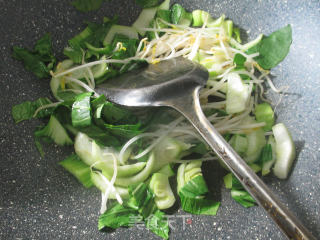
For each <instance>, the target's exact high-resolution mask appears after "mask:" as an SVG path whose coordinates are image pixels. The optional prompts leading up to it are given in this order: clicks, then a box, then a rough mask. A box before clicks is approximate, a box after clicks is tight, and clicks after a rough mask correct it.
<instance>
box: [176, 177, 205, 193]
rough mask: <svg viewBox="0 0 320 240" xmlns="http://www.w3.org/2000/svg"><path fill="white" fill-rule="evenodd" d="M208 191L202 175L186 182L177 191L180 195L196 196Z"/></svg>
mask: <svg viewBox="0 0 320 240" xmlns="http://www.w3.org/2000/svg"><path fill="white" fill-rule="evenodd" d="M207 192H208V187H207V184H206V182H205V180H204V178H203V176H197V177H195V178H193V179H191V180H190V181H189V182H188V183H186V184H185V185H184V186H183V187H182V188H181V189H180V191H179V194H180V195H183V196H185V197H189V198H196V197H198V196H200V195H203V194H206V193H207Z"/></svg>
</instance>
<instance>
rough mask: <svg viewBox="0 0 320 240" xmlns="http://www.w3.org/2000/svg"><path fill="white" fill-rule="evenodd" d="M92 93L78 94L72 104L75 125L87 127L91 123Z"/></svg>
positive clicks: (72, 116)
mask: <svg viewBox="0 0 320 240" xmlns="http://www.w3.org/2000/svg"><path fill="white" fill-rule="evenodd" d="M91 95H92V93H90V92H87V93H81V94H79V95H77V97H76V99H75V102H74V103H73V105H72V112H71V119H72V125H73V126H74V127H86V126H89V125H90V124H91V106H90V97H91Z"/></svg>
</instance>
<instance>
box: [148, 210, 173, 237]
mask: <svg viewBox="0 0 320 240" xmlns="http://www.w3.org/2000/svg"><path fill="white" fill-rule="evenodd" d="M145 223H146V226H147V228H148V229H150V230H151V231H152V232H153V233H155V234H157V235H158V236H160V237H162V238H163V239H168V238H169V222H168V219H167V217H166V215H165V214H164V212H161V211H160V210H157V211H156V212H155V213H154V214H151V215H150V216H149V217H147V218H146V219H145Z"/></svg>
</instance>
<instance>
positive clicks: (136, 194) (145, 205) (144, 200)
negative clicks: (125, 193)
mask: <svg viewBox="0 0 320 240" xmlns="http://www.w3.org/2000/svg"><path fill="white" fill-rule="evenodd" d="M129 193H130V196H132V198H131V201H130V203H132V205H131V206H133V207H134V208H136V209H137V210H138V212H139V213H140V214H141V216H143V217H144V218H147V217H148V216H150V215H151V214H153V213H154V212H155V211H156V210H157V206H156V204H155V202H154V194H153V192H152V191H151V190H150V188H149V186H148V185H147V184H145V183H140V184H138V185H131V186H129Z"/></svg>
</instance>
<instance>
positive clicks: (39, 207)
mask: <svg viewBox="0 0 320 240" xmlns="http://www.w3.org/2000/svg"><path fill="white" fill-rule="evenodd" d="M68 2H69V1H66V0H60V1H59V0H51V1H49V0H29V1H25V0H19V1H17V0H10V1H4V0H0V9H1V14H0V39H1V44H0V92H1V104H0V113H1V114H0V143H1V145H0V164H1V165H0V166H1V167H0V191H1V192H0V239H157V237H155V236H154V235H153V234H152V233H150V232H148V231H146V230H143V229H142V230H141V229H139V228H138V227H134V228H132V229H119V230H116V231H113V232H110V233H104V232H99V231H98V230H97V217H98V210H99V204H100V194H99V192H98V191H97V190H95V189H93V188H92V189H90V190H86V189H84V188H83V187H82V186H81V185H80V184H78V183H77V181H76V180H75V179H74V178H72V177H71V176H70V175H69V174H68V173H67V172H65V171H64V170H63V169H62V168H61V167H60V166H58V164H57V162H58V161H60V160H62V159H63V158H64V157H65V156H67V155H68V153H69V152H70V149H68V148H62V149H61V148H58V147H55V146H46V147H45V152H46V156H45V157H44V158H41V157H40V155H39V154H38V152H37V150H36V148H35V145H34V142H33V131H34V129H35V127H36V126H37V125H38V124H39V121H37V120H34V121H28V122H23V123H21V124H19V125H15V124H14V122H13V120H12V118H11V114H10V111H11V107H12V105H13V104H17V103H20V102H22V101H25V100H33V99H37V98H38V97H43V96H48V95H49V94H50V93H49V88H48V81H46V80H43V81H39V80H38V79H36V78H35V77H34V76H33V75H32V74H31V73H29V72H27V71H25V70H24V69H23V68H22V65H21V64H20V63H19V62H17V61H15V60H13V59H12V58H11V56H10V55H11V47H12V46H13V45H21V46H33V44H34V43H35V41H36V39H38V38H39V37H40V36H42V35H43V34H44V33H46V32H51V33H52V36H53V39H54V42H53V44H54V49H55V52H56V53H61V51H62V49H63V47H64V46H66V41H67V39H69V38H71V37H72V36H73V35H74V34H76V33H77V32H78V31H79V30H80V29H82V28H83V27H84V23H83V22H84V20H100V19H101V18H102V16H113V15H114V14H119V16H120V23H123V24H124V23H131V22H132V21H133V20H134V19H135V18H136V17H137V16H138V14H139V9H137V8H135V7H134V4H133V1H119V0H118V1H116V0H112V1H107V2H105V3H104V5H103V8H102V9H100V10H99V11H97V12H94V13H90V14H82V13H79V12H77V11H76V10H75V9H74V8H73V7H72V6H70V5H69V4H68ZM179 2H181V3H183V2H185V3H183V5H184V6H185V7H186V8H187V9H189V10H193V9H197V8H201V9H205V10H208V11H209V12H210V13H211V14H212V15H213V16H215V17H218V16H219V15H220V14H222V13H225V14H226V16H227V17H229V18H231V19H232V20H234V22H235V23H236V24H238V25H239V26H240V27H241V28H242V29H246V30H247V35H248V36H249V38H254V37H255V36H257V34H258V33H260V32H262V33H266V34H268V33H270V32H272V31H273V30H276V29H278V28H280V27H282V26H284V25H286V24H287V23H291V25H292V28H293V44H292V48H291V51H290V53H289V55H288V57H287V58H286V60H285V61H284V62H283V63H282V64H280V65H279V66H278V67H277V68H276V69H274V70H272V74H273V75H274V76H275V77H274V83H275V85H276V86H284V85H285V86H286V85H289V86H290V89H289V92H290V93H289V94H288V95H287V96H285V97H284V98H283V99H282V101H281V103H280V105H279V106H278V107H277V110H276V113H277V116H278V121H282V122H285V123H286V125H287V126H288V127H289V129H290V131H291V133H292V135H293V138H294V141H295V143H296V147H297V152H298V159H297V161H296V163H295V165H294V169H293V172H292V174H291V175H290V178H289V179H288V180H285V181H280V180H278V179H276V178H274V177H272V176H270V177H267V178H264V181H265V182H266V183H267V184H268V185H269V186H270V188H271V189H272V190H273V191H274V192H275V193H276V195H278V196H279V198H280V199H281V200H282V201H283V202H284V203H286V205H287V206H288V207H289V208H290V209H292V211H293V212H294V213H295V214H296V215H297V216H298V217H299V218H300V219H301V220H302V222H303V223H304V224H305V225H306V226H307V227H308V228H309V229H310V230H311V231H312V232H313V234H314V235H315V236H317V237H319V236H320V213H319V211H320V162H319V160H320V130H319V129H320V60H319V59H320V58H319V55H320V44H319V43H320V41H319V36H320V3H319V1H318V0H314V1H299V0H278V1H275V0H241V1H240V0H239V1H232V0H221V1H209V0H202V1H196V0H194V1H179ZM124 3H125V4H124ZM117 6H119V7H117ZM58 57H62V56H61V54H60V55H59V54H58ZM206 171H207V172H208V173H212V174H210V175H211V176H213V177H212V180H211V183H210V188H212V189H213V191H214V193H215V195H216V197H217V199H218V200H221V202H222V206H221V208H220V209H219V212H218V214H217V216H212V217H207V216H191V217H188V219H185V220H186V222H185V225H183V222H182V220H181V219H182V218H181V217H180V218H178V217H176V218H175V222H173V227H174V229H172V231H171V239H261V240H262V239H263V240H264V239H285V237H284V236H283V235H282V234H281V233H280V232H279V230H278V229H277V227H276V226H275V224H274V223H273V222H272V221H271V220H270V219H269V218H268V217H267V216H266V213H265V212H264V211H263V210H262V209H261V208H259V207H253V208H250V209H244V208H242V207H241V206H239V205H238V204H236V203H235V202H234V201H232V200H231V199H230V196H229V193H228V191H226V190H225V189H224V188H223V186H222V180H221V178H220V177H219V176H222V175H223V174H224V173H223V172H222V171H221V169H219V168H217V166H216V165H214V164H211V165H210V166H208V168H207V169H206ZM174 214H175V215H180V216H181V215H183V214H184V213H183V212H181V211H178V212H176V213H174Z"/></svg>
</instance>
